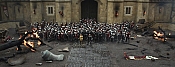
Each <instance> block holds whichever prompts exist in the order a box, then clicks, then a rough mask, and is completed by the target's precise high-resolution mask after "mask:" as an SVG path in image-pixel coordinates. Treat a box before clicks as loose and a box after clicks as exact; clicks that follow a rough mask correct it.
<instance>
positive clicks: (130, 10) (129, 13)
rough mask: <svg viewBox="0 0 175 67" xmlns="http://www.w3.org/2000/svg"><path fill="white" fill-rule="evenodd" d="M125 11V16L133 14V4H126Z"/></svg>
mask: <svg viewBox="0 0 175 67" xmlns="http://www.w3.org/2000/svg"><path fill="white" fill-rule="evenodd" d="M124 13H125V16H131V15H132V6H125V7H124Z"/></svg>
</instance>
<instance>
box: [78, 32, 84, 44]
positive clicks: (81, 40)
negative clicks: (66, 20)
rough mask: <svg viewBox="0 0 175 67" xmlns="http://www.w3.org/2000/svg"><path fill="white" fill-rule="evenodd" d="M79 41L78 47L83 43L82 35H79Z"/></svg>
mask: <svg viewBox="0 0 175 67" xmlns="http://www.w3.org/2000/svg"><path fill="white" fill-rule="evenodd" d="M79 39H80V45H82V42H83V35H82V34H80V37H79Z"/></svg>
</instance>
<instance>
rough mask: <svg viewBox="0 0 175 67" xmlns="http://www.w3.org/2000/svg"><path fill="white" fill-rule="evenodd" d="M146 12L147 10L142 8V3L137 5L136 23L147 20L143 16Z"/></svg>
mask: <svg viewBox="0 0 175 67" xmlns="http://www.w3.org/2000/svg"><path fill="white" fill-rule="evenodd" d="M144 10H146V8H143V7H142V3H137V17H136V22H138V21H139V19H145V17H144V16H143V11H144Z"/></svg>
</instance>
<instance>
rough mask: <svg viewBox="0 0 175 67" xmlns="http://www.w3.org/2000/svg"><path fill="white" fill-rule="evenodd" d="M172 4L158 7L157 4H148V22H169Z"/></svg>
mask: <svg viewBox="0 0 175 67" xmlns="http://www.w3.org/2000/svg"><path fill="white" fill-rule="evenodd" d="M171 7H172V3H164V4H163V5H159V4H158V3H150V4H149V12H148V14H149V15H148V16H149V17H148V21H161V22H170V21H171V19H170V16H171V10H172V9H171Z"/></svg>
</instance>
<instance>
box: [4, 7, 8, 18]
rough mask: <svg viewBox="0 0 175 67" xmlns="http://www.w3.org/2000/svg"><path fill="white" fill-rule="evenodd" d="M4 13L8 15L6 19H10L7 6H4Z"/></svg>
mask: <svg viewBox="0 0 175 67" xmlns="http://www.w3.org/2000/svg"><path fill="white" fill-rule="evenodd" d="M3 11H4V14H5V15H6V17H7V18H9V14H8V9H7V6H3Z"/></svg>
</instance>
